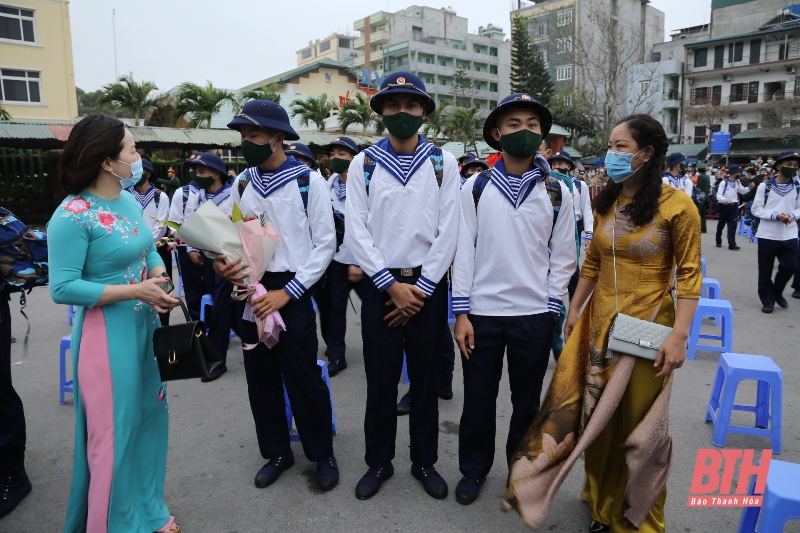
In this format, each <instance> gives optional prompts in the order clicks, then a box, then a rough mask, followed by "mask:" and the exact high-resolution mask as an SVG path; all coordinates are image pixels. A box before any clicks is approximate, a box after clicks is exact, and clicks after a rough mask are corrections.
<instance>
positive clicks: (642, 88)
mask: <svg viewBox="0 0 800 533" xmlns="http://www.w3.org/2000/svg"><path fill="white" fill-rule="evenodd" d="M639 94H641V95H642V96H647V95H648V94H650V80H645V81H640V82H639Z"/></svg>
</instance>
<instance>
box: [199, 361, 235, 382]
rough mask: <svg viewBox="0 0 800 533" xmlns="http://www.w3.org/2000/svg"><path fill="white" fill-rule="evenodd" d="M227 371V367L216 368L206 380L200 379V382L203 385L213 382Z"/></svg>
mask: <svg viewBox="0 0 800 533" xmlns="http://www.w3.org/2000/svg"><path fill="white" fill-rule="evenodd" d="M227 371H228V367H227V365H222V366H218V367H217V368H216V369H215V370H214V371H213V372H212V373H211V375H210V376H208V377H207V378H200V381H202V382H203V383H208V382H209V381H214V380H215V379H219V378H220V377H221V376H222V374H224V373H225V372H227Z"/></svg>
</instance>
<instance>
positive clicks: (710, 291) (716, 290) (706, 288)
mask: <svg viewBox="0 0 800 533" xmlns="http://www.w3.org/2000/svg"><path fill="white" fill-rule="evenodd" d="M701 294H702V295H703V298H708V299H709V300H719V299H720V297H721V296H722V290H721V289H720V285H719V281H717V280H715V279H714V278H703V292H702V293H701Z"/></svg>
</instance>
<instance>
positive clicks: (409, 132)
mask: <svg viewBox="0 0 800 533" xmlns="http://www.w3.org/2000/svg"><path fill="white" fill-rule="evenodd" d="M422 122H423V118H422V117H421V116H419V117H418V116H416V115H412V114H410V113H406V112H402V111H401V112H400V113H395V114H394V115H385V116H384V117H383V123H384V124H385V125H386V129H387V130H389V133H391V134H392V135H393V136H394V137H397V138H398V139H400V140H401V141H405V140H406V139H410V138H411V137H413V136H414V135H416V134H417V132H418V131H419V129H420V127H422Z"/></svg>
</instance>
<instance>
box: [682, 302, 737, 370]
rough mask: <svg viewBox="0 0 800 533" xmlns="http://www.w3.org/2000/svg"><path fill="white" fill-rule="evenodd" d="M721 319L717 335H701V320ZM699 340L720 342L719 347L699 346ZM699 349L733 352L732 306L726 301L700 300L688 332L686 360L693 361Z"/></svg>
mask: <svg viewBox="0 0 800 533" xmlns="http://www.w3.org/2000/svg"><path fill="white" fill-rule="evenodd" d="M716 317H720V318H721V324H720V329H721V332H720V334H719V335H703V334H702V333H700V327H701V326H702V323H703V318H716ZM700 339H708V340H715V341H720V343H721V346H714V345H711V344H700ZM698 348H700V349H702V350H710V351H714V352H732V351H733V306H732V305H731V303H730V302H729V301H728V300H710V299H708V298H700V301H699V302H698V304H697V312H695V314H694V319H693V320H692V329H691V330H690V332H689V347H688V351H687V353H686V358H687V359H694V355H695V352H696V351H697V349H698Z"/></svg>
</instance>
